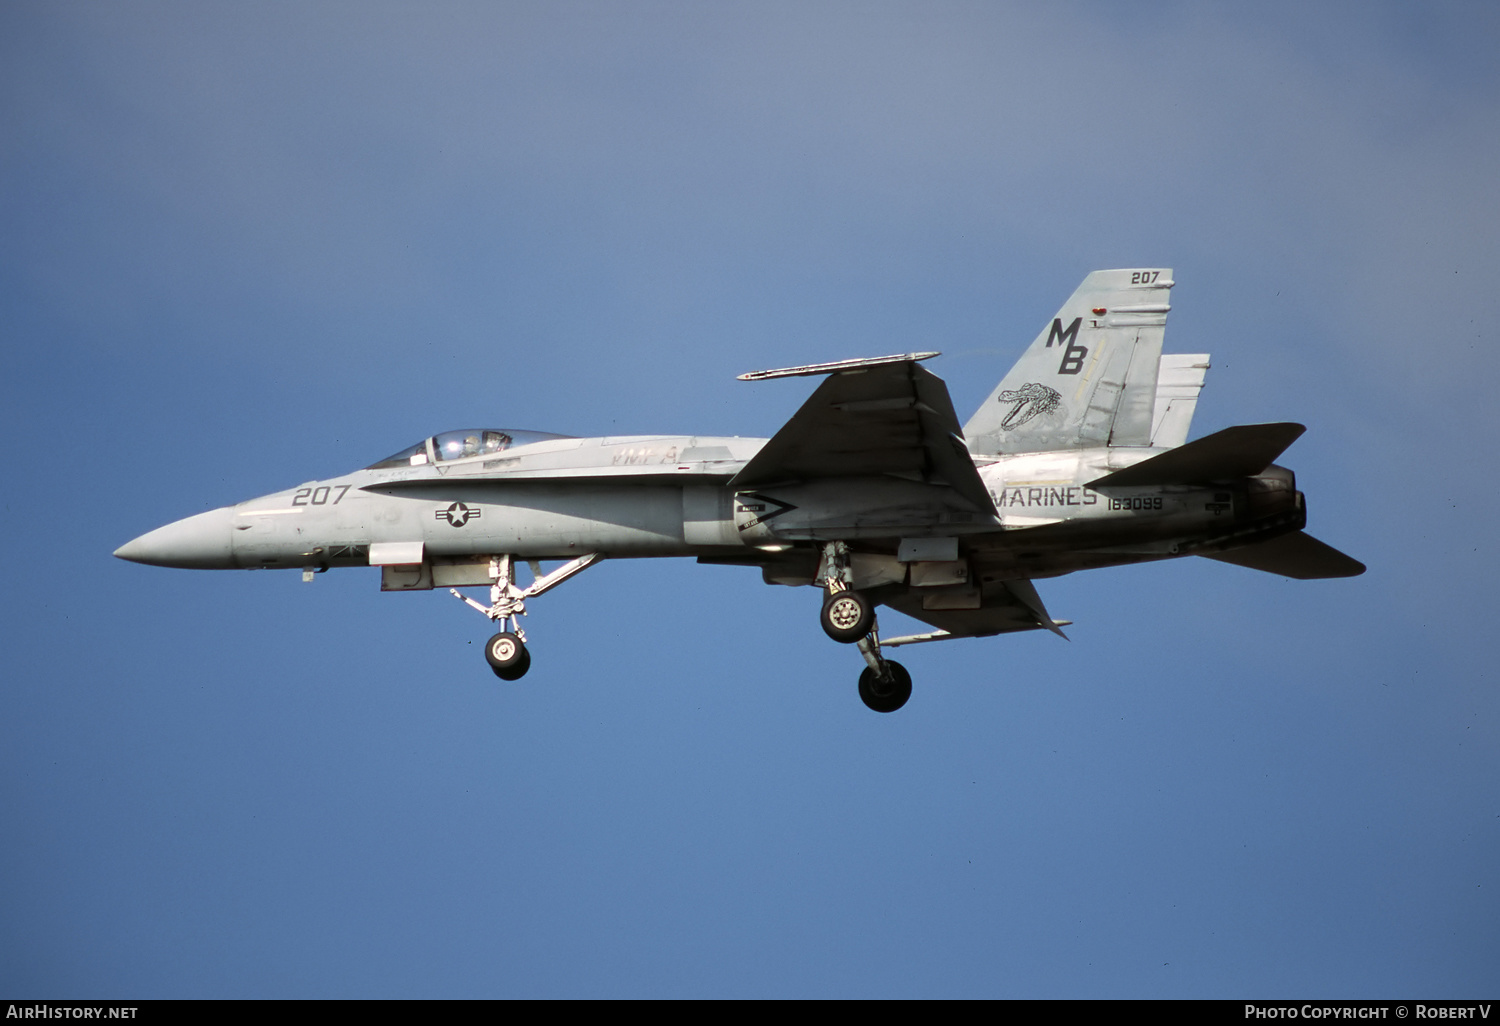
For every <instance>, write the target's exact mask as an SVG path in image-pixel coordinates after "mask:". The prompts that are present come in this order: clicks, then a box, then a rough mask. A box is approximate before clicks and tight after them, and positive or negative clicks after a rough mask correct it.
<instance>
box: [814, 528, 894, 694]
mask: <svg viewBox="0 0 1500 1026" xmlns="http://www.w3.org/2000/svg"><path fill="white" fill-rule="evenodd" d="M852 581H853V573H852V572H851V570H850V568H849V548H848V546H847V545H845V544H844V543H843V542H828V543H827V544H826V545H824V546H823V587H824V589H825V597H824V599H823V614H822V616H821V617H820V618H819V620H820V622H821V623H822V625H823V633H825V634H827V635H828V636H829V637H830V638H832V639H833V640H834V641H838V642H842V643H843V644H846V645H851V644H852V645H858V646H859V654H860V655H862V656H864V657H865V664H866V665H865V669H864V671H863V672H862V673H861V674H860V675H859V697H860V700H861V701H863V702H864V703H865V705H867V706H869V707H870V708H871V709H874V710H875V711H876V712H881V713H888V712H895V711H896V710H897V709H899V708H901V707H902V706H903V705H905V704H906V700H907V699H908V698H910V697H911V674H909V673H907V672H906V667H904V666H902V665H901V664H900V663H898V662H896V661H895V660H893V659H887V658H885V657H884V656H882V655H881V654H880V630H879V628H878V627H877V626H876V624H875V606H874V604H873V603H872V602H871V601H870V600H869V599H867V598H866V597H865V596H864V595H862V594H860V593H859V592H857V591H855V590H854V589H853V587H852V586H851V585H852Z"/></svg>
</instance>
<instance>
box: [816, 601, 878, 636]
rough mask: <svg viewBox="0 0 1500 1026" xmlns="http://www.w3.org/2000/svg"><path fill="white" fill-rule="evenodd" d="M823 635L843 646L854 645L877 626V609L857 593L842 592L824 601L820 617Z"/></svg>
mask: <svg viewBox="0 0 1500 1026" xmlns="http://www.w3.org/2000/svg"><path fill="white" fill-rule="evenodd" d="M818 622H819V623H821V624H822V625H823V633H824V634H826V635H828V636H829V637H830V638H832V639H833V640H834V641H837V642H839V643H840V644H843V645H852V644H854V643H855V642H856V641H858V640H859V639H860V638H863V637H864V636H865V635H866V634H869V633H870V628H871V627H873V626H875V607H874V606H873V605H871V604H870V600H869V599H867V598H865V597H864V596H863V595H861V594H860V593H859V592H857V591H840V592H835V593H834V594H832V595H829V596H828V598H826V599H824V600H823V614H822V615H821V616H820V617H818Z"/></svg>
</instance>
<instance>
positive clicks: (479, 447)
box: [365, 428, 572, 470]
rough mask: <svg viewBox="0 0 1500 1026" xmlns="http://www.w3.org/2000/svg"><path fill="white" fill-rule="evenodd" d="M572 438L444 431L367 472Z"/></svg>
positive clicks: (497, 431) (507, 430) (496, 431)
mask: <svg viewBox="0 0 1500 1026" xmlns="http://www.w3.org/2000/svg"><path fill="white" fill-rule="evenodd" d="M571 437H572V435H553V434H548V433H547V432H546V431H522V430H519V429H516V428H465V429H462V430H459V431H444V432H443V433H442V434H440V435H433V436H432V437H431V438H426V439H423V440H422V441H420V442H418V443H417V444H416V445H413V446H411V447H409V448H406V449H402V450H401V451H400V452H398V453H396V455H394V456H387V457H386V458H385V459H383V460H381V461H380V462H379V463H372V464H371V465H370V466H369V467H367V468H365V469H367V470H386V469H388V468H390V467H420V466H424V465H426V464H428V463H438V462H447V461H449V460H462V459H468V458H469V457H470V456H493V455H495V453H497V452H503V451H505V450H506V449H509V448H512V447H513V446H517V445H530V444H531V443H532V442H545V441H547V440H548V439H552V438H571Z"/></svg>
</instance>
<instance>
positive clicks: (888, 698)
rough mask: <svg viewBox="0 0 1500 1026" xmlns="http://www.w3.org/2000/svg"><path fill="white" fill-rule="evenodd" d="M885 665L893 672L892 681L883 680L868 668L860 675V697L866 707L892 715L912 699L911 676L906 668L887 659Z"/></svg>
mask: <svg viewBox="0 0 1500 1026" xmlns="http://www.w3.org/2000/svg"><path fill="white" fill-rule="evenodd" d="M885 665H886V666H887V667H888V668H889V669H890V671H891V679H890V680H888V681H885V680H881V679H880V678H879V677H877V676H875V671H874V670H872V669H870V668H869V667H868V666H866V667H865V672H864V673H861V674H860V675H859V697H860V701H862V702H864V703H865V705H867V706H869V707H870V708H871V709H874V710H875V711H876V712H878V713H891V712H895V711H896V710H897V709H899V708H901V707H902V706H903V705H905V704H906V700H907V699H908V698H910V697H911V674H909V673H907V672H906V667H904V666H902V665H901V664H900V663H898V662H895V661H894V660H891V659H887V660H886V661H885Z"/></svg>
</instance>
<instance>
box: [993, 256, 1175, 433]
mask: <svg viewBox="0 0 1500 1026" xmlns="http://www.w3.org/2000/svg"><path fill="white" fill-rule="evenodd" d="M1171 287H1172V272H1171V270H1169V269H1165V268H1155V269H1148V270H1138V269H1129V270H1117V271H1095V272H1093V273H1092V274H1090V275H1089V276H1088V277H1087V278H1085V279H1084V280H1083V284H1082V285H1080V286H1078V290H1077V291H1076V292H1074V293H1073V295H1072V296H1071V297H1070V298H1069V299H1068V301H1067V302H1066V303H1064V304H1063V306H1062V309H1061V310H1059V311H1058V312H1057V316H1056V317H1054V318H1053V319H1052V323H1051V324H1049V325H1048V326H1047V327H1046V328H1044V329H1042V332H1041V334H1039V335H1038V336H1037V337H1036V340H1035V341H1034V342H1032V343H1031V348H1029V349H1027V350H1026V352H1025V353H1024V354H1022V356H1021V359H1020V360H1019V361H1018V362H1017V363H1016V365H1015V366H1014V367H1012V368H1011V371H1010V373H1009V374H1007V375H1006V376H1005V380H1004V381H1002V382H1000V384H999V385H998V386H997V387H996V388H995V390H994V391H993V392H991V393H990V397H989V398H988V399H986V400H985V401H984V405H983V406H981V407H980V408H979V410H978V412H976V413H975V414H974V416H973V417H972V418H970V420H969V423H968V424H966V425H965V426H964V436H965V437H966V438H967V439H968V441H969V448H970V451H972V452H976V453H1018V452H1046V451H1049V450H1054V449H1086V448H1092V447H1094V446H1102V445H1141V446H1145V445H1150V444H1151V442H1152V427H1153V420H1154V417H1153V414H1154V412H1155V407H1156V402H1157V372H1158V363H1159V361H1160V360H1161V343H1162V335H1163V333H1164V332H1165V330H1166V324H1167V312H1168V311H1169V310H1170V309H1171V306H1170V304H1169V302H1168V295H1169V291H1168V290H1170V289H1171ZM1201 383H1202V378H1201V376H1199V378H1198V384H1199V386H1200V387H1201ZM1194 398H1195V399H1196V393H1194ZM1188 416H1189V417H1190V416H1191V413H1190V412H1189V413H1188ZM1183 434H1184V437H1185V436H1186V429H1185V427H1184V430H1183Z"/></svg>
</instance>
